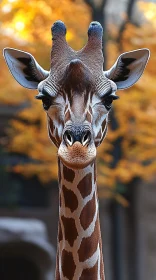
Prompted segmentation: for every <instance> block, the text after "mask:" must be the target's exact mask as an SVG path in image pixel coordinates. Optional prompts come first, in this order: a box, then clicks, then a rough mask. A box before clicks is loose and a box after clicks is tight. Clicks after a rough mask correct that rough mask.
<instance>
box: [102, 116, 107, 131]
mask: <svg viewBox="0 0 156 280" xmlns="http://www.w3.org/2000/svg"><path fill="white" fill-rule="evenodd" d="M106 123H107V122H106V119H105V120H104V121H103V123H102V131H104V129H105V127H106Z"/></svg>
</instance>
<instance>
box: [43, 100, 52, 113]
mask: <svg viewBox="0 0 156 280" xmlns="http://www.w3.org/2000/svg"><path fill="white" fill-rule="evenodd" d="M42 104H43V108H44V110H46V111H47V110H48V109H49V107H50V106H51V104H52V102H51V99H50V98H48V97H43V98H42Z"/></svg>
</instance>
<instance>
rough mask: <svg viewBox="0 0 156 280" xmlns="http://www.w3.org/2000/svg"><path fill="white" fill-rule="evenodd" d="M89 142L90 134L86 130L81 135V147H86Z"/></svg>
mask: <svg viewBox="0 0 156 280" xmlns="http://www.w3.org/2000/svg"><path fill="white" fill-rule="evenodd" d="M90 140H91V132H90V131H89V130H88V131H86V132H85V134H84V135H83V137H82V140H81V143H82V145H83V146H86V145H87V144H89V142H90Z"/></svg>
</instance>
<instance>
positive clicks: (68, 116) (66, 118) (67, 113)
mask: <svg viewBox="0 0 156 280" xmlns="http://www.w3.org/2000/svg"><path fill="white" fill-rule="evenodd" d="M70 118H71V115H70V111H69V110H68V111H67V112H66V114H65V123H66V122H67V121H68V120H70Z"/></svg>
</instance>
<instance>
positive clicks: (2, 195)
mask: <svg viewBox="0 0 156 280" xmlns="http://www.w3.org/2000/svg"><path fill="white" fill-rule="evenodd" d="M58 19H61V20H62V21H64V22H65V24H66V25H67V29H68V33H67V40H68V42H69V44H70V45H71V46H72V47H73V48H75V49H80V48H82V47H83V46H84V44H85V42H86V40H87V29H88V25H89V23H90V21H92V20H98V21H99V22H100V23H101V24H102V26H103V29H104V38H103V52H104V56H105V63H104V69H109V67H111V66H112V65H113V64H114V62H115V60H116V58H117V57H118V55H119V54H120V53H121V52H126V51H130V50H133V49H138V48H143V47H146V48H149V49H150V50H151V59H150V61H149V63H148V66H147V68H146V70H145V73H144V75H143V77H142V78H141V79H140V81H139V82H138V83H137V84H136V85H135V86H134V87H132V89H131V88H130V89H128V90H126V92H124V91H122V92H121V91H120V92H119V93H118V94H119V96H120V99H119V100H118V101H117V102H114V107H113V110H112V111H111V114H110V124H109V132H108V135H107V138H106V139H105V141H104V142H103V144H102V145H101V146H100V148H99V155H98V175H99V176H98V185H99V196H100V218H101V230H102V238H103V251H104V262H105V273H106V280H131V279H133V280H144V279H148V280H153V279H156V265H155V262H156V237H155V236H156V205H155V200H156V188H155V178H156V175H155V172H156V134H155V131H156V121H155V117H156V91H155V76H156V69H155V64H156V52H155V51H156V1H137V0H119V1H115V0H109V1H108V0H60V1H56V0H49V1H46V0H40V1H33V0H31V1H26V0H25V1H21V0H3V1H1V3H0V36H1V37H0V38H1V40H0V48H1V50H2V49H3V48H4V47H6V46H9V47H13V48H17V49H22V50H25V51H28V52H31V53H32V54H33V55H34V56H35V58H36V59H37V60H38V62H39V63H40V64H41V65H42V66H43V68H45V69H48V68H49V64H50V59H49V57H50V50H51V34H50V28H51V25H52V24H53V22H54V21H55V20H58ZM0 65H1V70H0V71H1V75H0V85H1V90H0V279H3V280H13V279H15V280H21V279H22V280H25V279H29V280H31V279H33V280H50V279H54V268H55V254H56V246H57V221H58V185H57V158H56V149H55V147H54V146H52V144H51V143H50V141H49V139H48V136H47V131H46V116H45V114H44V112H43V109H42V105H41V103H40V102H39V101H37V100H35V98H34V96H35V95H36V94H37V93H36V92H35V91H29V90H26V89H23V88H21V87H20V86H19V85H18V84H17V83H16V82H15V81H14V80H13V78H12V77H11V75H10V73H9V72H8V69H7V67H6V65H5V62H4V59H3V57H2V52H1V54H0ZM21 273H22V274H21ZM21 275H22V276H21ZM24 277H25V278H24Z"/></svg>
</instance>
